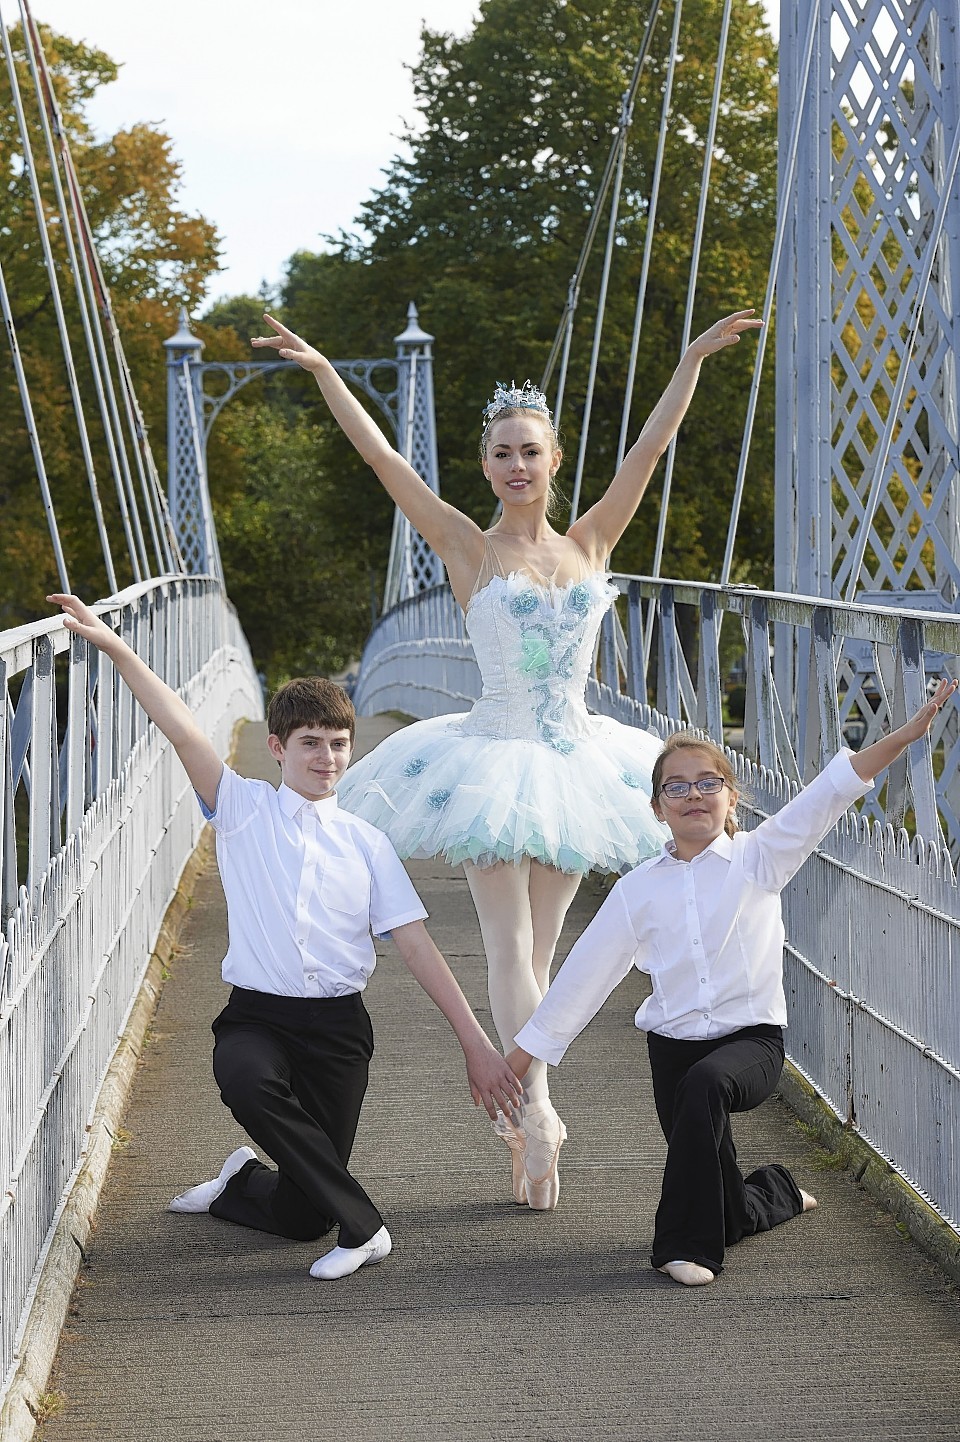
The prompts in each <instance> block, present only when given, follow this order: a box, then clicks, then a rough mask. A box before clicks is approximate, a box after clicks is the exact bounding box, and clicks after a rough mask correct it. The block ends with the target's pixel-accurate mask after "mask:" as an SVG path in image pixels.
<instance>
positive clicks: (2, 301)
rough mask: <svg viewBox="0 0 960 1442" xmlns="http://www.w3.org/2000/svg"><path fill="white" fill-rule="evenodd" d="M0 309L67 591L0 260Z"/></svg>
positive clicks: (67, 587) (64, 565) (54, 516)
mask: <svg viewBox="0 0 960 1442" xmlns="http://www.w3.org/2000/svg"><path fill="white" fill-rule="evenodd" d="M0 311H2V314H3V321H4V325H5V326H6V328H7V339H8V340H9V342H10V354H11V355H12V357H13V369H14V372H15V374H16V377H17V389H18V390H19V392H20V403H21V405H22V406H23V417H24V420H25V421H26V425H27V435H28V436H29V438H30V449H31V450H32V451H33V463H34V466H35V468H36V472H37V479H38V480H39V482H40V494H41V496H42V497H43V509H44V511H45V512H46V517H47V528H48V530H49V532H50V540H51V541H52V542H53V554H54V557H55V558H56V562H57V575H58V576H59V577H60V589H61V590H62V591H63V592H64V593H69V591H70V581H69V578H68V576H67V563H66V561H65V559H64V555H63V547H62V546H61V544H60V531H59V528H58V526H57V514H56V511H55V510H54V506H53V498H52V497H51V495H50V483H49V481H48V480H47V468H46V466H45V465H44V463H43V452H42V451H41V449H40V437H39V435H38V434H37V427H36V423H35V421H34V419H33V406H32V405H31V403H30V388H29V386H28V385H27V376H26V372H25V371H24V368H23V357H22V356H21V354H20V346H19V343H18V341H17V330H16V326H15V325H14V322H13V313H12V311H11V309H10V297H9V295H8V294H7V282H6V280H5V279H4V275H3V263H2V262H0Z"/></svg>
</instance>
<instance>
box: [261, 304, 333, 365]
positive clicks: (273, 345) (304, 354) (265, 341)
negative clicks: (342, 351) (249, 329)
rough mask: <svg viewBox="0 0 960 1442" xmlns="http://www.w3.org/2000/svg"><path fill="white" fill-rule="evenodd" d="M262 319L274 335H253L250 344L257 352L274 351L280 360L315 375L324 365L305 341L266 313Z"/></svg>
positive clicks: (318, 354) (322, 360)
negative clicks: (289, 362) (271, 327)
mask: <svg viewBox="0 0 960 1442" xmlns="http://www.w3.org/2000/svg"><path fill="white" fill-rule="evenodd" d="M263 318H264V320H265V321H266V322H267V325H269V326H273V329H274V330H275V331H276V335H255V336H254V337H253V338H252V339H251V341H250V344H251V345H252V346H253V347H254V348H255V349H257V350H275V351H276V352H277V354H278V355H279V357H280V359H281V360H292V361H296V363H297V365H298V366H301V367H302V368H303V369H304V370H305V371H309V372H310V373H311V375H315V374H316V372H317V371H318V370H320V369H321V368H322V367H323V366H324V365H326V364H327V361H326V358H325V357H324V356H322V355H321V354H320V352H319V351H318V350H314V348H313V346H312V345H307V342H306V341H305V340H301V338H300V337H299V336H298V335H297V334H295V332H294V331H292V330H289V329H288V328H287V327H286V326H285V325H282V324H281V322H280V321H278V320H274V318H273V316H272V315H270V314H269V312H268V311H264V313H263Z"/></svg>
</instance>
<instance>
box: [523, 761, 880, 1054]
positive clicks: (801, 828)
mask: <svg viewBox="0 0 960 1442" xmlns="http://www.w3.org/2000/svg"><path fill="white" fill-rule="evenodd" d="M872 785H873V782H872V781H863V780H861V778H860V777H859V776H858V775H857V773H856V772H855V771H854V769H853V767H852V765H851V764H850V753H849V752H848V751H841V752H840V753H839V754H838V755H837V756H835V757H834V758H833V760H832V761H831V762H830V764H829V765H828V766H827V767H826V768H825V769H824V771H822V772H821V774H820V775H819V776H818V777H816V779H815V780H813V781H812V782H811V783H810V785H809V786H807V787H806V788H805V789H804V790H803V791H801V792H800V793H799V795H797V796H795V797H794V798H793V799H792V800H791V801H788V802H787V804H786V805H785V806H783V807H781V809H780V810H779V811H778V812H776V813H775V814H774V815H773V816H769V817H767V818H766V820H765V821H762V822H761V823H760V825H759V826H758V827H756V829H755V830H753V831H738V832H737V833H736V835H734V836H732V837H730V836H727V835H726V834H725V833H724V834H722V835H720V836H718V837H717V839H716V840H715V841H713V842H712V843H711V844H710V845H709V846H708V847H707V848H706V850H704V851H702V852H701V853H700V855H699V856H696V857H694V859H693V860H692V861H679V860H678V859H677V857H676V856H675V855H674V854H673V852H672V850H671V849H670V847H671V843H668V844H667V846H665V847H664V848H663V850H662V852H661V853H660V855H659V856H655V857H652V858H651V859H650V860H649V861H643V862H641V863H640V865H639V866H638V867H637V868H636V870H634V871H631V872H630V873H629V874H628V875H627V876H624V877H623V878H622V879H621V880H620V881H618V882H617V884H616V885H615V886H614V888H613V890H612V891H611V892H610V895H609V896H608V897H607V899H606V901H605V902H604V903H603V905H602V906H601V908H600V910H599V911H598V912H597V914H596V916H595V917H594V919H593V921H592V922H591V923H590V925H589V926H588V927H587V929H586V931H585V932H584V933H583V935H582V936H581V937H580V939H579V940H578V941H577V943H576V944H575V946H574V947H573V949H572V950H571V952H570V954H569V956H568V957H567V959H566V961H565V962H564V963H563V966H562V967H561V968H560V971H559V973H558V975H557V978H556V980H555V981H554V982H553V983H552V984H551V986H550V989H549V991H548V992H547V994H546V996H545V997H544V999H543V1001H542V1002H541V1003H540V1005H539V1006H538V1007H537V1009H536V1011H535V1012H534V1014H533V1016H532V1017H531V1018H530V1020H529V1021H528V1022H527V1024H526V1026H525V1027H524V1028H523V1030H522V1031H520V1032H519V1033H518V1034H517V1037H516V1041H517V1044H518V1045H519V1046H521V1047H523V1049H524V1050H525V1051H528V1052H530V1054H531V1055H532V1056H536V1057H540V1058H541V1059H542V1060H543V1061H547V1062H551V1063H553V1064H556V1063H557V1062H559V1060H560V1058H561V1057H562V1056H563V1054H564V1052H565V1051H566V1049H567V1047H568V1046H569V1045H570V1043H571V1041H572V1040H573V1038H574V1037H575V1036H577V1034H578V1033H579V1032H580V1031H582V1030H583V1028H584V1027H585V1026H586V1024H587V1022H588V1021H590V1020H591V1018H592V1017H594V1016H595V1015H596V1013H597V1012H598V1011H599V1010H600V1007H601V1006H602V1005H603V1003H604V1001H606V999H607V997H608V996H609V995H610V993H611V992H612V991H613V989H614V987H615V986H617V985H619V983H620V982H621V981H622V980H623V978H624V977H625V976H626V975H627V973H628V972H629V970H630V968H631V967H632V966H636V967H637V968H638V969H639V970H640V971H646V972H649V974H650V980H651V982H652V984H653V995H652V996H650V997H648V999H647V1000H646V1001H645V1002H644V1003H643V1005H642V1006H641V1007H640V1009H639V1011H638V1012H637V1014H636V1024H637V1026H638V1027H639V1028H640V1029H641V1030H642V1031H655V1032H658V1033H659V1034H660V1035H662V1036H668V1037H674V1038H677V1039H680V1040H708V1039H711V1038H713V1037H719V1036H727V1035H728V1034H729V1033H730V1032H734V1031H739V1029H740V1028H741V1027H745V1026H757V1025H759V1024H761V1023H768V1024H772V1025H775V1026H784V1025H785V1024H786V1020H787V1007H786V1000H785V998H784V994H783V941H784V931H783V914H782V911H781V905H780V893H781V891H782V890H783V888H784V887H785V886H786V884H787V882H788V881H789V880H790V878H791V877H792V876H793V875H794V874H795V872H797V871H798V870H799V869H800V867H801V866H802V864H803V862H804V861H805V860H806V858H807V857H808V856H809V855H810V853H811V852H812V851H813V850H814V848H815V847H816V845H817V843H818V842H819V841H821V840H822V839H823V837H824V836H825V835H826V833H827V832H828V831H829V830H830V828H831V827H832V826H835V825H836V823H837V821H839V819H840V817H841V816H842V815H843V813H844V812H845V811H846V810H847V808H848V806H850V804H851V803H852V802H853V801H855V800H856V799H857V798H858V797H859V796H862V795H863V794H864V793H865V792H866V791H869V790H870V788H871V786H872Z"/></svg>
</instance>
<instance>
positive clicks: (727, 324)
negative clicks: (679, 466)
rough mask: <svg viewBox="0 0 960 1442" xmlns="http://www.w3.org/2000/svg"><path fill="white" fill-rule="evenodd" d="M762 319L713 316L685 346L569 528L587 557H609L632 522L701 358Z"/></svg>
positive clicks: (745, 314) (742, 313)
mask: <svg viewBox="0 0 960 1442" xmlns="http://www.w3.org/2000/svg"><path fill="white" fill-rule="evenodd" d="M762 325H763V321H762V320H758V319H756V318H755V317H754V314H753V311H752V310H738V311H734V313H733V314H732V315H727V316H724V318H723V320H718V321H716V323H715V324H714V325H712V326H711V327H710V329H709V330H705V331H704V332H703V335H699V336H697V338H696V340H693V341H691V342H690V344H689V345H688V347H687V349H686V350H685V352H684V354H683V357H682V359H681V361H680V364H679V365H678V366H677V368H676V370H675V371H674V373H673V378H672V379H671V381H670V384H669V385H668V386H667V388H666V390H665V391H664V393H663V395H662V396H661V397H660V399H659V401H658V402H657V404H656V405H655V406H654V408H653V410H652V411H651V412H650V415H649V416H648V417H647V423H646V425H645V426H644V428H643V430H642V431H641V432H640V435H639V436H638V438H637V440H636V441H635V442H634V444H633V446H632V447H631V448H630V450H629V451H628V452H627V454H626V455H625V456H624V458H623V465H622V466H621V467H620V469H619V470H618V471H617V474H616V475H615V476H614V478H613V480H612V481H611V482H610V485H609V486H608V487H607V490H606V492H605V494H604V495H603V496H601V498H600V500H599V501H597V503H596V505H594V506H591V507H590V510H589V511H586V512H585V513H584V514H583V515H582V516H581V517H580V519H579V520H578V521H575V522H574V524H573V525H572V526H571V527H570V535H571V536H572V537H573V538H574V540H575V541H576V542H577V543H578V544H579V545H580V546H582V547H583V549H584V550H585V551H586V552H587V554H588V555H596V556H598V557H599V558H605V557H607V556H609V554H610V552H611V551H612V550H613V548H614V546H615V545H616V544H617V542H618V541H619V539H620V537H621V536H622V535H623V533H624V531H625V530H626V529H627V526H628V525H629V524H630V522H631V521H632V520H633V517H634V515H635V513H636V509H637V507H638V506H639V504H640V502H641V500H642V499H643V493H644V491H645V490H646V489H647V485H648V484H649V481H650V477H651V476H652V475H653V472H654V468H655V467H656V464H657V462H658V461H659V459H660V457H661V456H662V455H663V453H664V451H665V450H666V449H667V447H668V446H669V444H670V442H671V441H672V440H673V438H674V436H675V435H676V433H677V431H678V430H679V428H680V422H681V421H682V420H683V418H684V416H685V415H686V413H687V407H688V406H689V404H690V402H691V400H692V399H693V393H694V391H695V390H696V388H697V380H698V379H699V376H700V367H701V365H702V364H703V361H704V359H705V357H706V356H708V355H713V353H714V351H718V350H724V349H725V348H726V347H727V346H729V345H736V344H737V342H738V341H739V339H740V337H741V335H742V334H743V333H744V331H748V330H757V329H759V327H760V326H762Z"/></svg>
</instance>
